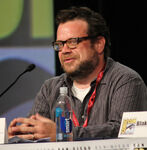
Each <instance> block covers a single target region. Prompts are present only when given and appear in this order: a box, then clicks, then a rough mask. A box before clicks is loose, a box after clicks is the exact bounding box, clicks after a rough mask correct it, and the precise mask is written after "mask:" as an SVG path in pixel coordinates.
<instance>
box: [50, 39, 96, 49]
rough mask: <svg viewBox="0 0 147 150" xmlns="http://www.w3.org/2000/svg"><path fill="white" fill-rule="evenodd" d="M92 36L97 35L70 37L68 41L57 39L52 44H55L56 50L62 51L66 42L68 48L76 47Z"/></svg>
mask: <svg viewBox="0 0 147 150" xmlns="http://www.w3.org/2000/svg"><path fill="white" fill-rule="evenodd" d="M91 38H95V37H91V36H86V37H76V38H70V39H68V40H66V41H55V42H52V46H53V48H54V50H55V51H61V50H62V48H63V47H64V44H65V43H66V44H67V46H68V48H70V49H74V48H76V47H77V45H78V44H79V43H80V42H82V41H83V40H87V39H91Z"/></svg>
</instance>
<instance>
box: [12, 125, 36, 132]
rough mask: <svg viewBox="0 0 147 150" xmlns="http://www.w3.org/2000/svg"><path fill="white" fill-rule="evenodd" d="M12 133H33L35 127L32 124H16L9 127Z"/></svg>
mask: <svg viewBox="0 0 147 150" xmlns="http://www.w3.org/2000/svg"><path fill="white" fill-rule="evenodd" d="M11 132H12V133H17V132H18V133H23V134H24V133H35V128H34V127H33V126H16V127H11Z"/></svg>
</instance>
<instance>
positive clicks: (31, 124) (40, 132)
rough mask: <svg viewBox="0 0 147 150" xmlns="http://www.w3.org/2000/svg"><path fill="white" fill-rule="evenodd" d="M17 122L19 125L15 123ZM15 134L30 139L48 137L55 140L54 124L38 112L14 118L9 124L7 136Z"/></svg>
mask: <svg viewBox="0 0 147 150" xmlns="http://www.w3.org/2000/svg"><path fill="white" fill-rule="evenodd" d="M17 123H21V125H17ZM16 135H17V136H18V137H20V138H24V139H31V140H35V139H40V138H45V137H50V138H51V141H55V140H56V124H55V122H53V121H52V120H50V119H48V118H45V117H43V116H41V115H39V114H36V115H33V116H31V117H30V118H16V119H14V120H13V121H12V122H11V123H10V125H9V128H8V136H9V138H11V137H13V136H16Z"/></svg>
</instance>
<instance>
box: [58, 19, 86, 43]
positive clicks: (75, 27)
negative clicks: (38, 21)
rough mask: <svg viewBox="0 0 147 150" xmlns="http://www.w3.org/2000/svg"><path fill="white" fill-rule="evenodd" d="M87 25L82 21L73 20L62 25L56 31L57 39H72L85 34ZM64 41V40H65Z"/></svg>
mask: <svg viewBox="0 0 147 150" xmlns="http://www.w3.org/2000/svg"><path fill="white" fill-rule="evenodd" d="M87 26H88V25H87V23H86V22H85V21H83V20H73V21H68V22H66V23H62V24H60V25H59V26H58V29H57V39H62V38H66V39H67V38H72V37H78V36H83V35H86V34H87ZM66 39H64V40H66Z"/></svg>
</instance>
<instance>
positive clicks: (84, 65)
mask: <svg viewBox="0 0 147 150" xmlns="http://www.w3.org/2000/svg"><path fill="white" fill-rule="evenodd" d="M98 64H99V57H98V52H97V51H96V50H94V51H93V55H91V56H90V57H89V58H88V59H87V60H85V61H83V62H81V63H80V64H79V66H78V67H77V68H76V69H75V70H74V71H72V72H67V71H66V69H65V68H64V67H63V66H62V68H63V70H64V71H65V72H66V74H67V75H68V76H69V77H70V78H71V79H72V80H77V79H83V78H86V77H87V76H89V75H90V74H91V73H92V72H93V71H94V70H95V68H96V67H97V65H98Z"/></svg>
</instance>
